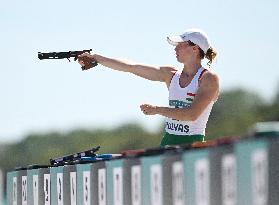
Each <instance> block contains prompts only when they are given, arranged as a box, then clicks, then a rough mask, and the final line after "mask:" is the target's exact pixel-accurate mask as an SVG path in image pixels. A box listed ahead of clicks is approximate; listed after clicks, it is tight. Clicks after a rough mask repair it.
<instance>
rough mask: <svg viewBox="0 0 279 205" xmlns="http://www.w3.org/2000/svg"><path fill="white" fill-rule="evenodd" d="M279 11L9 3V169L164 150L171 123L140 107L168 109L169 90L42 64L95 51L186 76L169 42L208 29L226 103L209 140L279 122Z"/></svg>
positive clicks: (271, 2)
mask: <svg viewBox="0 0 279 205" xmlns="http://www.w3.org/2000/svg"><path fill="white" fill-rule="evenodd" d="M278 9H279V2H278V1H275V0H267V1H252V0H247V1H241V0H228V1H218V0H212V1H202V0H195V1H179V0H173V1H167V0H161V1H156V0H155V1H148V0H141V1H128V0H120V1H87V0H85V1H81V2H77V1H71V0H68V1H64V0H61V1H53V0H49V1H38V0H36V1H35V0H29V1H28V2H26V1H19V0H14V1H13V0H11V1H1V4H0V25H1V32H0V45H1V49H0V56H1V66H0V94H1V98H0V99H1V100H0V102H1V103H0V170H2V172H3V175H5V173H6V171H8V170H11V169H13V168H14V167H16V166H26V165H29V164H48V163H49V159H50V158H52V157H56V156H60V155H65V154H69V153H73V152H77V151H81V150H86V149H89V148H91V147H94V146H97V145H100V146H101V150H100V153H107V152H113V153H117V152H119V151H122V150H127V149H140V148H147V147H155V146H158V145H159V143H160V139H161V137H162V133H163V127H164V118H163V117H161V116H158V115H156V116H145V115H143V114H142V113H141V111H140V108H139V105H141V104H143V103H150V104H153V105H161V106H167V104H168V91H167V88H166V87H165V85H163V84H161V83H159V82H151V81H146V80H144V79H140V78H138V77H136V76H133V75H131V74H127V73H120V72H116V71H112V70H109V69H107V68H105V67H102V66H98V67H96V68H94V69H92V70H89V71H81V69H80V67H79V65H78V64H77V63H76V62H71V63H69V62H68V61H67V60H66V59H65V60H44V61H40V60H39V59H38V58H37V53H38V52H53V51H57V52H58V51H70V50H83V49H90V48H92V49H93V52H96V53H99V54H103V55H106V56H110V57H116V58H121V59H128V60H131V61H134V62H140V63H145V64H151V65H156V66H161V65H173V66H175V67H177V68H178V69H181V68H182V64H179V63H177V62H176V58H175V52H174V47H172V46H170V45H169V44H168V43H167V41H166V37H167V36H168V35H175V34H180V33H182V32H183V31H184V30H186V29H188V28H193V27H195V28H200V29H202V30H204V31H205V32H206V33H207V34H208V35H209V37H210V39H211V42H212V44H213V46H214V47H215V48H216V49H217V51H218V52H219V55H218V59H217V61H216V62H215V63H214V64H213V65H212V69H213V70H214V71H215V72H217V73H218V75H219V77H220V86H221V94H220V97H219V100H218V101H217V103H216V104H215V106H214V107H213V111H212V114H211V117H210V119H209V122H208V128H207V131H206V132H207V139H216V138H219V137H226V136H245V135H246V134H247V133H248V132H249V129H250V127H251V126H252V125H253V124H254V123H255V122H261V121H278V120H279V71H278V65H277V56H278V47H277V46H278V45H279V39H278V36H279V26H278V20H279V14H278V12H277V11H278ZM204 65H206V62H204ZM0 176H1V174H0ZM0 178H1V177H0ZM0 182H1V179H0ZM0 184H1V183H0ZM0 190H1V186H0Z"/></svg>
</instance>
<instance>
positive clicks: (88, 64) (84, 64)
mask: <svg viewBox="0 0 279 205" xmlns="http://www.w3.org/2000/svg"><path fill="white" fill-rule="evenodd" d="M77 59H78V63H79V64H80V65H81V69H82V70H88V69H90V68H93V67H94V66H93V64H92V62H93V61H95V59H94V57H93V55H91V54H89V53H83V54H81V55H79V56H78V57H77Z"/></svg>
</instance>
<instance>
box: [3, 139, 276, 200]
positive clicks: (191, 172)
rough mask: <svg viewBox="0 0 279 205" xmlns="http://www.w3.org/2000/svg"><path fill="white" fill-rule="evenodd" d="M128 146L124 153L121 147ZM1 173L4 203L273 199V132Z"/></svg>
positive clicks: (274, 174)
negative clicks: (4, 188)
mask: <svg viewBox="0 0 279 205" xmlns="http://www.w3.org/2000/svg"><path fill="white" fill-rule="evenodd" d="M127 153H128V154H127ZM127 153H126V154H125V155H123V156H122V157H117V158H114V159H104V160H101V161H95V162H90V163H89V162H87V163H85V162H83V163H76V164H74V163H73V164H69V165H64V166H50V165H49V166H29V167H27V168H18V169H15V170H13V171H11V172H8V173H7V203H8V205H27V204H28V205H183V204H189V205H252V204H253V205H275V204H279V163H278V162H279V135H273V136H261V137H246V138H222V139H218V140H216V141H209V142H204V143H194V144H192V145H184V146H173V147H165V148H153V149H147V150H144V151H142V152H137V151H135V153H136V154H135V153H134V154H129V152H127Z"/></svg>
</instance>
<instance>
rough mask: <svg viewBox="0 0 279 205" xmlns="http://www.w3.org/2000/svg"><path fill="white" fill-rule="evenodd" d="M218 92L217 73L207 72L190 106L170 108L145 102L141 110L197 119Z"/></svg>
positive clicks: (192, 119)
mask: <svg viewBox="0 0 279 205" xmlns="http://www.w3.org/2000/svg"><path fill="white" fill-rule="evenodd" d="M218 93H219V80H218V77H217V75H215V74H213V73H210V72H206V73H205V74H204V76H203V78H202V80H201V82H200V87H199V89H198V92H197V95H196V96H195V98H194V101H193V103H192V105H191V106H190V107H185V108H169V107H159V106H152V105H148V104H144V105H141V110H142V111H143V113H144V114H146V115H155V114H159V115H162V116H165V117H169V118H172V119H176V120H182V121H195V120H196V119H197V118H198V117H199V116H200V115H201V114H202V112H203V111H204V110H205V108H206V107H207V106H208V105H209V103H210V102H211V101H212V100H215V99H216V98H217V96H218Z"/></svg>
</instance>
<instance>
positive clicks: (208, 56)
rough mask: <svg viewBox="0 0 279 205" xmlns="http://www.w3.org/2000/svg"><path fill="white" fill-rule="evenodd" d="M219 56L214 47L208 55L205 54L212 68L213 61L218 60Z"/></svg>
mask: <svg viewBox="0 0 279 205" xmlns="http://www.w3.org/2000/svg"><path fill="white" fill-rule="evenodd" d="M216 56H217V51H216V50H215V49H213V48H212V47H210V48H209V49H208V50H207V52H206V54H205V57H206V58H207V59H208V60H209V61H208V63H207V65H208V66H209V67H210V66H211V64H212V62H213V60H214V59H215V58H216Z"/></svg>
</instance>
